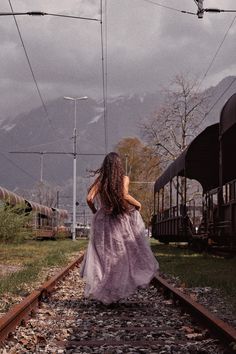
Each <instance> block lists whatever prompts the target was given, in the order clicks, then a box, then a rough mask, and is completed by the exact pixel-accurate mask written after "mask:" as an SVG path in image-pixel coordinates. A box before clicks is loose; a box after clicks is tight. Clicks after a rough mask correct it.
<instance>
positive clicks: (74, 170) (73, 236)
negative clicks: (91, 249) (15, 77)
mask: <svg viewBox="0 0 236 354" xmlns="http://www.w3.org/2000/svg"><path fill="white" fill-rule="evenodd" d="M87 98H88V97H87V96H83V97H68V96H66V97H64V99H65V100H70V101H74V105H75V111H74V133H73V156H74V159H73V226H72V240H73V241H74V240H75V238H76V162H77V161H76V156H77V154H76V137H77V134H76V115H77V111H76V108H77V101H82V100H87Z"/></svg>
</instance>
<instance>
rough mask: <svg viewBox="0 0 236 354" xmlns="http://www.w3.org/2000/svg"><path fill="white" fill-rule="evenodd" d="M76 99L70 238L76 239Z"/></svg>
mask: <svg viewBox="0 0 236 354" xmlns="http://www.w3.org/2000/svg"><path fill="white" fill-rule="evenodd" d="M76 101H77V100H76V99H75V100H74V102H75V115H74V145H73V153H74V159H73V228H72V240H73V241H75V239H76V163H77V159H76Z"/></svg>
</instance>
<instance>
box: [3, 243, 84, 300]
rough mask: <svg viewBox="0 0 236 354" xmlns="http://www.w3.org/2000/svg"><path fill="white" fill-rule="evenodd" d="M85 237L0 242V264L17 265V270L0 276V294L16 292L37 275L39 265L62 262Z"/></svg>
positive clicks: (43, 267)
mask: <svg viewBox="0 0 236 354" xmlns="http://www.w3.org/2000/svg"><path fill="white" fill-rule="evenodd" d="M87 242H88V241H87V240H77V241H75V242H73V241H72V240H57V241H50V240H47V241H27V242H24V243H22V244H1V245H0V264H5V265H6V267H7V266H9V265H12V266H15V265H17V266H20V268H21V269H20V270H19V271H17V272H14V273H11V274H8V275H4V276H0V295H2V294H4V293H6V292H10V293H13V294H19V293H20V292H21V291H22V289H24V287H25V285H26V284H30V283H32V282H34V281H36V280H37V279H38V278H39V275H40V272H41V271H42V269H45V268H51V267H53V266H59V267H60V266H64V265H65V264H66V263H68V259H69V257H70V256H71V255H72V254H73V253H76V252H78V251H81V250H82V249H84V248H85V247H86V245H87Z"/></svg>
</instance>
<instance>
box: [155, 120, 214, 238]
mask: <svg viewBox="0 0 236 354" xmlns="http://www.w3.org/2000/svg"><path fill="white" fill-rule="evenodd" d="M218 136H219V124H218V123H217V124H213V125H211V126H209V127H207V128H206V129H205V130H204V131H203V132H202V133H200V134H199V135H198V136H197V137H196V138H195V139H194V140H193V141H192V142H191V143H190V144H189V146H188V147H187V148H186V149H185V150H184V151H183V152H182V154H181V155H180V156H179V157H178V158H177V159H176V160H175V161H174V162H173V163H172V164H171V165H170V166H169V167H168V168H167V169H166V171H165V172H164V173H163V174H162V175H161V176H160V177H159V178H158V179H157V181H156V182H155V185H154V216H153V219H152V235H153V237H154V238H156V239H158V240H160V241H161V242H164V243H168V242H190V240H192V238H193V235H195V234H196V233H197V230H198V228H199V226H200V219H201V214H202V210H203V206H202V198H198V200H197V202H195V200H194V190H193V188H192V187H191V188H187V179H193V180H196V181H198V183H200V185H201V186H202V189H203V191H207V190H210V189H212V188H216V187H217V186H218V184H219V180H218V170H219V162H218V161H219V140H218ZM209 142H210V144H209ZM193 201H194V203H193Z"/></svg>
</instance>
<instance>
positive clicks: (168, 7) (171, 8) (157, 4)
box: [143, 0, 196, 15]
mask: <svg viewBox="0 0 236 354" xmlns="http://www.w3.org/2000/svg"><path fill="white" fill-rule="evenodd" d="M143 1H145V2H149V3H150V4H153V5H156V6H159V7H163V8H165V9H168V10H172V11H175V12H181V13H184V14H190V15H196V13H194V12H191V11H184V10H179V9H176V8H174V7H171V6H166V5H163V4H160V3H158V2H155V1H152V0H143Z"/></svg>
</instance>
